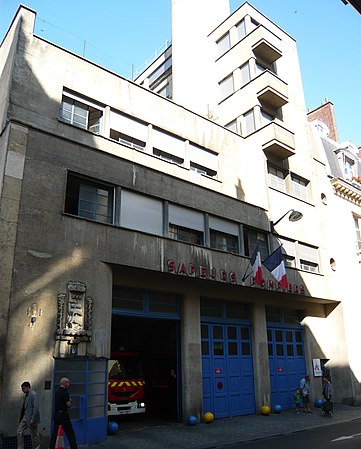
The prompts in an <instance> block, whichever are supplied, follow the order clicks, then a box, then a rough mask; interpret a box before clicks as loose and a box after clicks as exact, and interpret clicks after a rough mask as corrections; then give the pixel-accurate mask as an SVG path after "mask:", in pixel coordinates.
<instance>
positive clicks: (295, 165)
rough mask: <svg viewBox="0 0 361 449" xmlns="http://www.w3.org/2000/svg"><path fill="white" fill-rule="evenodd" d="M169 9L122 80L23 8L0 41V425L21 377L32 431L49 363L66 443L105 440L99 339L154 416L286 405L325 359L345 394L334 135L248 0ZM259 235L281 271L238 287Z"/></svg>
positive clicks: (341, 202)
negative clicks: (121, 358) (44, 31)
mask: <svg viewBox="0 0 361 449" xmlns="http://www.w3.org/2000/svg"><path fill="white" fill-rule="evenodd" d="M172 8H173V9H172V12H173V13H172V41H171V42H169V45H167V47H166V48H165V49H164V51H163V52H162V53H161V54H160V55H159V56H158V57H157V59H156V60H154V61H153V62H152V63H151V64H150V65H149V67H146V68H145V69H144V70H142V71H141V73H139V74H137V75H136V77H135V78H134V81H130V80H128V79H125V78H123V77H122V76H119V75H117V74H115V73H112V72H111V71H109V70H107V69H106V68H103V67H100V66H98V65H97V64H95V63H92V62H90V61H88V60H85V59H84V58H82V57H80V56H78V55H75V54H73V53H71V52H69V51H67V50H65V49H63V48H60V47H59V46H57V45H56V44H54V43H51V42H49V41H47V40H44V39H43V38H41V37H39V36H36V35H35V34H34V33H33V29H34V21H35V18H36V13H35V11H33V10H31V9H29V8H27V7H25V6H20V7H19V9H18V11H17V14H16V16H15V18H14V20H13V22H12V24H11V26H10V28H9V31H8V33H7V34H6V36H5V37H4V39H3V41H2V43H1V47H0V86H1V87H0V235H1V238H0V249H1V269H0V270H1V271H0V276H1V282H0V307H1V315H0V320H1V325H0V372H1V377H0V382H1V386H0V391H1V397H0V433H1V434H3V435H4V436H5V437H7V436H11V435H14V434H15V430H16V424H15V423H16V422H17V417H18V408H20V406H21V392H20V389H19V388H18V387H19V386H20V384H21V382H22V381H24V380H25V379H26V380H29V381H30V382H31V383H32V385H33V387H34V388H35V389H36V390H37V392H38V395H39V397H40V400H41V414H42V429H43V430H42V433H43V434H44V436H46V435H48V434H49V431H50V426H51V408H52V397H53V392H54V389H55V388H56V386H57V383H58V381H59V379H60V378H61V377H62V376H64V375H66V376H68V377H70V379H71V384H72V386H71V388H72V397H73V404H74V405H73V408H72V412H71V413H72V419H73V423H74V426H75V429H76V433H77V438H78V443H79V444H82V443H92V442H95V441H100V440H102V439H104V438H105V437H106V413H107V400H106V399H107V398H106V396H107V360H108V359H109V358H110V357H111V352H112V351H116V350H119V349H120V348H125V349H127V350H132V351H137V352H138V353H139V354H140V357H141V358H142V362H143V366H144V374H145V380H146V386H147V387H146V388H147V392H148V393H147V394H148V396H147V400H148V404H147V407H148V409H149V411H150V413H163V414H165V415H166V416H168V417H169V419H172V420H177V421H182V420H184V419H185V418H186V417H187V416H188V415H190V414H192V415H197V416H199V417H200V416H201V415H202V413H203V412H205V411H212V412H213V413H214V415H215V417H216V418H222V417H228V416H236V415H242V414H252V413H258V412H259V410H260V407H261V406H262V405H264V404H268V405H274V404H280V405H281V406H282V407H283V408H290V407H292V406H293V392H294V389H295V388H296V387H297V385H298V382H299V380H300V378H301V377H302V376H303V375H304V374H305V373H306V372H309V373H311V374H312V383H313V385H314V388H313V391H314V396H315V397H317V396H320V393H321V379H320V375H321V373H322V371H327V372H328V373H329V374H330V375H331V376H332V380H333V384H334V389H335V397H334V399H335V402H340V403H345V404H360V402H361V397H360V384H359V380H360V379H361V367H360V362H359V361H358V357H357V348H356V344H355V343H354V340H353V336H354V332H355V327H356V328H357V324H356V323H355V319H356V317H357V316H358V313H357V312H358V307H359V306H358V305H357V301H354V298H355V297H356V295H357V290H356V288H355V280H356V279H357V277H358V276H359V270H360V268H359V259H358V257H359V255H358V253H357V250H355V247H354V242H355V239H356V234H355V232H356V231H355V229H352V233H349V232H345V233H343V231H344V230H345V229H350V228H351V227H352V226H354V225H355V224H356V221H352V220H353V218H352V217H356V218H357V220H358V219H359V218H360V217H361V211H360V210H359V203H358V200H357V201H356V199H355V201H352V202H350V201H349V198H352V197H353V193H355V196H354V198H358V196H357V195H358V192H361V191H360V190H358V188H357V186H356V184H355V182H356V181H355V180H350V179H347V177H345V176H344V173H341V172H337V171H336V172H335V171H334V170H333V169H334V168H337V169H338V170H341V168H340V167H341V166H337V160H340V158H342V157H345V158H346V157H348V156H347V155H348V154H349V153H348V151H349V149H342V148H340V147H339V146H338V144H335V145H336V147H337V149H338V150H340V151H339V152H337V151H333V150H332V151H331V150H330V148H331V147H330V145H331V146H332V145H334V144H333V143H330V139H329V138H327V139H324V138H323V137H320V136H319V134H318V133H317V132H316V130H315V127H314V125H313V124H312V123H311V124H309V122H308V116H307V113H306V108H305V104H304V98H303V89H302V82H301V74H300V67H299V62H298V56H297V48H296V43H295V41H294V39H293V38H292V37H291V36H289V35H288V34H287V33H286V32H284V31H283V30H281V29H280V28H279V27H278V26H277V25H276V24H274V23H273V22H271V21H270V20H269V19H268V18H266V17H265V16H264V15H263V14H262V13H261V12H259V11H258V10H256V9H255V8H253V7H252V6H251V5H250V4H249V3H244V4H243V5H242V6H240V8H238V9H237V10H236V11H235V12H233V13H232V14H230V11H229V5H228V2H227V1H226V0H222V1H220V0H213V1H209V0H208V1H205V0H196V1H194V0H193V1H192V2H190V1H189V0H184V1H182V2H176V1H173V2H172ZM200 11H202V17H203V20H202V21H201V22H199V21H198V19H197V18H198V17H199V12H200ZM204 11H206V13H204ZM185 21H186V22H187V33H186V34H185V33H184V23H185ZM325 142H326V143H325ZM332 148H333V147H332ZM353 148H354V147H353ZM328 150H330V151H328ZM331 152H332V154H333V156H335V157H333V156H332V157H333V159H332V160H331V158H329V156H330V153H331ZM356 161H358V160H357V159H355V164H356ZM357 163H358V162H357ZM333 164H335V165H333ZM339 185H341V187H342V186H343V185H345V186H346V187H347V188H349V189H351V190H352V193H350V194H348V195H349V197H347V198H346V199H345V198H344V197H342V194H341V193H340V192H339V190H340V188H339V187H338V186H339ZM340 195H341V196H340ZM294 211H297V212H301V214H302V219H301V220H298V221H292V217H294V216H295V215H294V214H292V215H291V212H294ZM301 214H298V218H300V217H301ZM351 224H352V226H351ZM280 245H281V246H282V251H283V258H284V263H285V265H286V272H287V278H288V285H287V288H285V289H283V288H281V287H280V285H279V284H278V282H277V281H276V280H275V278H274V277H273V276H272V275H271V273H269V272H268V271H267V270H266V269H265V268H263V278H264V281H263V283H262V284H261V285H255V283H254V281H253V276H252V270H251V266H250V262H251V257H252V255H253V254H254V252H255V249H256V247H258V248H259V250H260V254H261V258H262V260H264V259H266V258H267V257H268V256H269V255H270V254H271V253H272V252H273V251H274V250H276V249H277V248H278V247H280ZM350 273H352V277H351V276H350ZM5 392H6V394H5ZM14 404H19V407H15V406H14Z"/></svg>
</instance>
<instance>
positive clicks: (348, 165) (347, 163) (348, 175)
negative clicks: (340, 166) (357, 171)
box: [344, 156, 355, 181]
mask: <svg viewBox="0 0 361 449" xmlns="http://www.w3.org/2000/svg"><path fill="white" fill-rule="evenodd" d="M354 165H355V162H354V161H353V160H352V159H351V158H349V157H347V156H344V170H345V179H346V180H348V181H351V180H352V176H353V170H354Z"/></svg>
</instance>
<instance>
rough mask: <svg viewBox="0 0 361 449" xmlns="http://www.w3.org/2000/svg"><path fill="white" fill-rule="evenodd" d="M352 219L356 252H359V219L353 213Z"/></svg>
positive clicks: (360, 228)
mask: <svg viewBox="0 0 361 449" xmlns="http://www.w3.org/2000/svg"><path fill="white" fill-rule="evenodd" d="M353 220H354V223H355V233H356V252H357V253H359V252H360V251H361V225H360V220H361V219H360V218H359V217H357V216H356V215H354V216H353Z"/></svg>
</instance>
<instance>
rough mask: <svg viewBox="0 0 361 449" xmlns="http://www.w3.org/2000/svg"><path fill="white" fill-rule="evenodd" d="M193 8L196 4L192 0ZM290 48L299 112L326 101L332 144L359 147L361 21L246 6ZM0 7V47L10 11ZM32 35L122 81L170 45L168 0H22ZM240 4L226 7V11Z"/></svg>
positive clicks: (9, 0) (271, 2)
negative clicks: (282, 34) (331, 114)
mask: <svg viewBox="0 0 361 449" xmlns="http://www.w3.org/2000/svg"><path fill="white" fill-rule="evenodd" d="M195 1H196V0H195ZM249 3H251V4H252V5H253V6H254V7H255V8H257V9H258V10H259V11H261V12H262V13H263V14H264V15H265V16H267V17H268V18H269V19H271V20H272V21H273V22H275V23H276V24H277V25H278V26H280V27H281V28H282V29H283V30H284V31H286V32H287V33H288V34H290V35H291V36H292V37H293V38H294V39H296V42H297V49H298V54H299V60H300V66H301V74H302V80H303V88H304V95H305V104H306V108H307V109H308V108H310V109H311V110H312V109H314V108H317V107H318V106H320V105H321V104H322V103H323V102H325V99H326V98H327V99H328V100H329V101H331V102H332V103H333V105H334V109H335V114H336V123H337V128H338V134H339V140H340V141H344V140H351V141H353V142H354V143H355V144H356V145H357V146H361V113H360V111H361V108H360V105H361V15H360V14H359V13H358V12H357V11H356V10H355V9H354V8H353V7H352V6H351V5H344V4H343V2H342V1H341V0H249ZM19 4H20V3H19V2H18V1H16V0H0V42H1V41H2V39H3V37H4V35H5V33H6V31H7V29H8V28H9V26H10V24H11V21H12V19H13V17H14V15H15V13H16V11H17V8H18V6H19ZM22 4H24V5H26V6H28V7H30V8H32V9H34V10H35V11H36V12H37V18H36V24H35V34H37V35H39V36H41V37H43V38H44V39H47V40H49V41H51V42H54V43H56V44H57V45H60V46H62V47H64V48H66V49H68V50H70V51H73V52H74V53H77V54H80V55H81V56H85V57H86V58H87V59H90V60H92V61H94V62H96V63H97V64H99V65H101V66H103V67H106V68H107V69H109V70H111V71H114V72H115V73H117V74H119V75H122V76H124V77H126V78H131V77H132V73H133V71H134V70H136V69H138V68H139V67H140V66H142V64H143V63H144V62H145V61H146V60H147V59H148V58H149V57H151V56H152V55H153V54H154V52H155V51H156V50H158V49H159V48H161V47H162V45H163V44H164V43H165V42H166V41H167V39H170V38H171V23H170V14H171V12H170V10H171V6H170V4H171V0H151V1H150V0H133V1H131V2H128V1H125V0H105V1H104V2H100V3H99V1H97V2H95V1H94V0H76V1H74V0H62V1H59V0H22ZM242 4H243V0H230V8H231V12H233V11H235V10H236V9H237V8H238V7H239V6H241V5H242Z"/></svg>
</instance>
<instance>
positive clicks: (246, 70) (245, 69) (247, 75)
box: [239, 62, 251, 86]
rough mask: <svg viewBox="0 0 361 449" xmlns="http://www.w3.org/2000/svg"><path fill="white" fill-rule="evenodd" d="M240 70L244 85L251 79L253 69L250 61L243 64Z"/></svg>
mask: <svg viewBox="0 0 361 449" xmlns="http://www.w3.org/2000/svg"><path fill="white" fill-rule="evenodd" d="M239 70H240V71H241V80H242V86H244V85H245V84H247V83H248V82H249V81H250V80H251V71H250V67H249V63H248V62H247V63H246V64H243V65H242V66H241V67H240V68H239Z"/></svg>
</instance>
